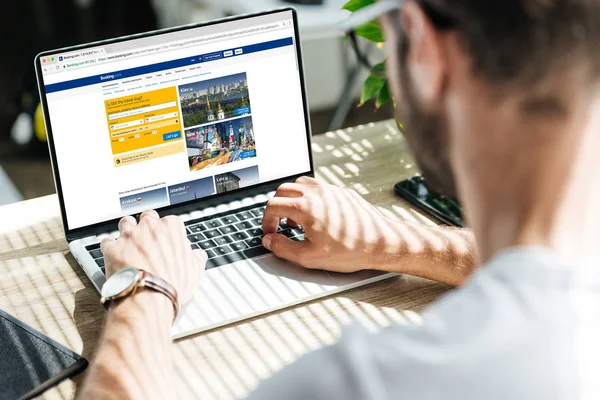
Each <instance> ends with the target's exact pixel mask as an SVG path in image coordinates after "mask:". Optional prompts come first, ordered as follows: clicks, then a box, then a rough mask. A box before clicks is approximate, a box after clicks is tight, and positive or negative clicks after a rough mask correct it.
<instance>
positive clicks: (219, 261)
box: [206, 251, 246, 269]
mask: <svg viewBox="0 0 600 400" xmlns="http://www.w3.org/2000/svg"><path fill="white" fill-rule="evenodd" d="M245 259H246V257H245V256H244V254H243V253H242V252H240V251H238V252H237V253H231V254H227V255H225V256H220V257H215V258H209V259H208V261H207V262H206V269H211V268H217V267H220V266H222V265H227V264H232V263H234V262H236V261H242V260H245Z"/></svg>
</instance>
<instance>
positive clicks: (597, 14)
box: [417, 0, 600, 85]
mask: <svg viewBox="0 0 600 400" xmlns="http://www.w3.org/2000/svg"><path fill="white" fill-rule="evenodd" d="M417 2H418V3H420V4H421V5H422V6H423V8H424V9H425V10H426V11H427V13H428V14H429V16H430V18H431V19H432V21H433V23H434V24H435V25H437V26H438V28H441V29H444V28H452V29H454V30H456V31H457V32H459V38H460V42H461V44H462V45H463V47H464V49H465V50H466V51H467V53H468V54H469V55H470V56H471V57H472V59H473V64H474V72H475V73H476V74H478V75H481V76H483V77H485V78H486V79H487V80H489V81H490V82H491V83H497V84H503V85H504V84H522V85H523V84H524V85H533V84H536V83H539V82H540V80H542V79H544V78H546V77H548V75H549V74H550V73H553V72H557V71H561V70H562V71H566V70H569V69H570V68H572V67H578V68H581V67H584V68H585V72H586V73H587V74H588V75H589V76H586V79H589V80H592V81H593V82H594V83H595V82H597V81H599V80H600V0H417Z"/></svg>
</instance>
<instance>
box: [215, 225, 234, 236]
mask: <svg viewBox="0 0 600 400" xmlns="http://www.w3.org/2000/svg"><path fill="white" fill-rule="evenodd" d="M219 230H220V231H221V233H222V234H223V235H229V234H230V233H233V232H237V229H235V226H233V225H229V226H224V227H222V228H219Z"/></svg>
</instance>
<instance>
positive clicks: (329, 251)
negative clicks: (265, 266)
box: [263, 177, 385, 272]
mask: <svg viewBox="0 0 600 400" xmlns="http://www.w3.org/2000/svg"><path fill="white" fill-rule="evenodd" d="M281 218H287V219H288V224H290V225H292V226H293V225H300V226H302V228H303V229H304V232H305V236H304V237H305V240H304V242H295V241H293V240H291V239H289V238H287V237H285V236H284V235H278V234H275V232H276V231H277V226H278V225H279V222H280V219H281ZM263 230H264V232H265V237H264V239H263V245H264V246H265V247H266V248H267V249H269V250H271V251H272V252H273V253H274V254H275V255H277V256H278V257H281V258H285V259H287V260H290V261H292V262H295V263H297V264H299V265H302V266H304V267H307V268H321V269H327V270H330V271H336V272H355V271H358V270H361V269H373V268H374V267H375V265H374V262H375V260H374V257H373V256H374V253H375V252H376V251H377V249H378V248H381V246H383V245H384V241H383V239H384V238H383V232H384V231H385V218H384V217H383V216H382V215H381V214H380V213H379V212H378V211H377V210H376V209H375V207H373V206H372V205H371V204H369V203H367V202H366V201H365V200H364V199H363V198H362V197H360V195H359V194H358V193H356V192H355V191H353V190H349V189H344V188H341V187H338V186H334V185H328V184H324V183H321V182H319V181H317V180H316V179H313V178H308V177H301V178H299V179H298V180H297V181H296V183H285V184H283V185H281V186H280V187H279V189H278V190H277V193H276V194H275V197H274V198H273V199H271V200H270V201H269V202H268V203H267V209H266V211H265V214H264V216H263Z"/></svg>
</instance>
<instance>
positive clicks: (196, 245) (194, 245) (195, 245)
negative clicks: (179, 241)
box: [192, 243, 200, 250]
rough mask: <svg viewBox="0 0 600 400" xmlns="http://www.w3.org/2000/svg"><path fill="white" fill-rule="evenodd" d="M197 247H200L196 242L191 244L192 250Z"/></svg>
mask: <svg viewBox="0 0 600 400" xmlns="http://www.w3.org/2000/svg"><path fill="white" fill-rule="evenodd" d="M199 248H200V246H198V244H197V243H193V244H192V250H198V249H199Z"/></svg>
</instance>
